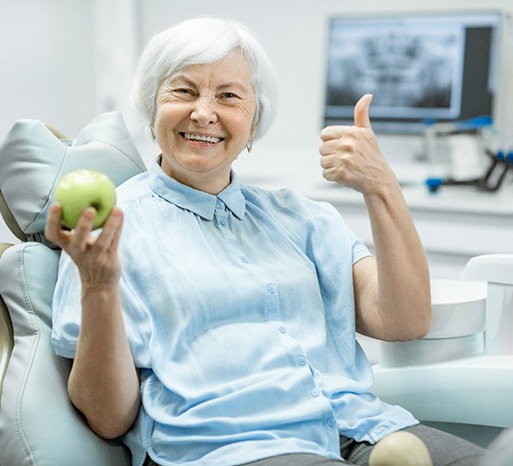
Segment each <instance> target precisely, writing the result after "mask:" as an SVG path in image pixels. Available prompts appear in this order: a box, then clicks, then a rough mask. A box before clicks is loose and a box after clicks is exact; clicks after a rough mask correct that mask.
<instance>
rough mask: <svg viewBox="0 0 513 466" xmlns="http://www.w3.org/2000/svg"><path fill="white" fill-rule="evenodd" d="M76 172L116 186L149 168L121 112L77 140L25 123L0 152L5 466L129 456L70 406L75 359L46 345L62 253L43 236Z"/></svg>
mask: <svg viewBox="0 0 513 466" xmlns="http://www.w3.org/2000/svg"><path fill="white" fill-rule="evenodd" d="M76 168H91V169H96V170H99V171H103V172H104V173H106V174H107V175H109V176H110V177H111V178H112V179H113V181H114V182H115V184H116V185H118V184H120V183H121V182H122V181H124V180H125V179H128V178H129V177H131V176H133V175H135V174H137V173H140V172H141V171H143V170H145V166H144V163H143V161H142V159H141V158H140V156H139V154H138V152H137V149H136V148H135V146H134V145H133V143H132V142H131V139H130V135H129V133H128V131H127V130H126V128H125V126H124V123H123V120H122V118H121V115H120V114H119V113H118V112H110V113H107V114H103V115H100V116H99V117H98V118H96V119H95V120H94V121H93V122H91V124H89V125H88V126H87V127H86V128H84V130H83V131H82V132H81V133H80V134H79V136H78V137H77V138H76V139H75V140H73V141H61V140H59V139H58V138H57V137H56V136H55V134H54V133H52V132H51V131H50V130H49V129H48V128H46V127H45V125H43V124H42V123H41V122H39V121H36V120H22V121H20V122H17V123H16V124H15V125H14V126H13V128H12V129H11V131H10V132H9V133H8V135H7V137H6V140H5V142H4V144H3V145H2V146H1V147H0V197H2V198H3V204H2V203H0V205H2V206H3V207H2V209H1V213H2V215H3V216H4V219H5V221H6V223H7V224H8V226H9V227H10V228H11V230H12V231H13V232H14V233H15V234H16V236H17V237H18V238H20V242H19V243H18V244H15V245H12V246H10V247H7V245H5V246H2V247H0V253H1V256H0V295H1V298H2V301H1V303H0V351H1V353H0V397H1V398H0V465H1V466H22V465H23V466H24V465H27V466H28V465H36V466H68V465H83V466H103V465H105V466H107V465H109V466H110V465H120V466H123V465H129V464H130V454H129V452H128V450H127V449H126V448H125V447H124V446H123V445H122V444H121V443H120V442H119V441H105V440H103V439H101V438H99V437H98V436H97V435H96V434H94V433H93V431H92V430H90V429H89V427H88V426H87V424H86V422H85V421H84V420H83V418H82V416H81V415H80V414H79V413H78V411H76V410H75V409H74V407H73V406H72V405H71V403H70V401H69V398H68V395H67V388H66V385H67V378H68V374H69V370H70V368H71V361H70V360H68V359H65V358H61V357H58V356H56V355H55V353H54V351H53V348H52V346H51V340H50V334H51V323H52V310H51V304H52V298H53V290H54V286H55V281H56V277H57V269H58V260H59V254H60V252H59V251H58V250H57V249H55V247H53V246H52V245H51V244H50V243H48V242H47V241H45V238H44V236H43V230H44V224H45V219H46V214H47V212H48V208H49V206H50V204H51V199H52V194H53V190H54V188H55V186H56V184H57V183H58V181H59V179H60V178H61V177H62V176H63V175H64V174H66V173H67V172H69V171H71V170H74V169H76ZM2 251H3V253H2ZM2 376H3V380H2Z"/></svg>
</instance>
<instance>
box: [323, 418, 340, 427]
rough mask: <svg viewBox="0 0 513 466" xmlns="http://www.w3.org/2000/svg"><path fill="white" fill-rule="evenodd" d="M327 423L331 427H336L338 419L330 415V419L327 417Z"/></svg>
mask: <svg viewBox="0 0 513 466" xmlns="http://www.w3.org/2000/svg"><path fill="white" fill-rule="evenodd" d="M326 424H328V426H330V427H335V426H336V425H337V421H336V420H335V418H334V417H329V418H328V419H326Z"/></svg>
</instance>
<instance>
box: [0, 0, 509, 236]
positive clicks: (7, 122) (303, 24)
mask: <svg viewBox="0 0 513 466" xmlns="http://www.w3.org/2000/svg"><path fill="white" fill-rule="evenodd" d="M462 8H463V9H464V10H465V11H468V10H469V9H501V10H505V11H508V12H509V13H510V14H513V3H512V2H511V0H466V1H465V2H462V1H455V0H452V1H449V0H445V1H444V0H430V1H426V0H423V1H418V2H411V1H410V0H395V1H393V0H392V1H390V2H388V3H386V4H384V3H383V2H382V1H381V0H360V1H358V2H342V1H340V0H319V1H316V2H298V1H297V0H279V1H277V0H259V1H249V0H246V1H243V0H218V1H216V2H212V1H211V0H208V1H207V0H193V1H191V0H108V1H104V0H103V1H102V0H44V1H41V0H19V1H3V2H0V43H1V44H2V45H1V47H0V102H1V107H2V111H1V112H0V140H2V139H3V137H4V136H5V134H6V132H7V131H8V129H9V128H10V126H11V125H12V123H13V122H14V121H16V120H18V119H20V118H37V119H40V120H42V121H44V122H45V123H50V124H52V125H54V126H56V127H57V128H59V129H60V130H61V131H63V132H65V133H67V134H68V135H70V136H74V135H76V133H77V132H78V131H79V130H80V129H81V128H82V127H83V126H84V125H86V124H87V123H88V122H89V121H90V120H91V119H92V118H93V117H94V116H95V115H96V114H98V113H101V112H102V111H108V110H112V109H119V110H121V111H122V113H123V115H124V116H125V119H126V121H127V124H128V126H129V128H130V130H131V131H132V133H133V134H134V138H135V139H136V143H137V144H138V146H139V147H140V149H141V150H142V151H143V157H144V158H145V160H148V161H149V160H150V159H151V158H152V157H153V156H154V152H155V148H153V147H152V146H151V145H150V144H149V143H148V140H147V139H146V138H145V136H144V135H143V134H142V133H141V131H140V129H139V127H138V125H137V118H136V116H135V114H134V112H133V110H132V107H131V105H130V104H129V101H128V92H129V88H130V81H131V79H132V75H133V69H134V66H135V60H136V56H137V55H138V53H139V52H140V51H141V49H142V47H143V44H144V43H145V42H146V41H147V40H148V39H149V38H150V37H151V36H152V35H153V34H155V33H157V32H159V31H161V30H163V29H165V28H167V27H169V26H170V25H172V24H174V23H176V22H177V21H180V20H183V19H187V18H191V17H194V16H198V15H202V14H216V15H224V16H228V17H231V18H234V19H237V20H240V21H242V22H244V23H245V24H247V25H248V26H249V27H250V28H251V29H252V30H253V32H254V33H255V35H256V36H257V37H258V38H259V39H260V41H261V42H262V44H263V46H264V47H265V48H266V50H267V51H268V53H269V55H270V56H271V59H272V61H273V63H274V65H275V67H276V70H277V74H278V80H279V81H278V84H279V92H280V102H279V105H280V110H279V113H278V117H277V120H276V123H275V125H274V126H273V128H272V129H271V131H270V132H269V134H268V135H267V136H266V137H265V139H264V142H261V143H260V144H265V145H273V146H275V147H277V146H283V147H286V148H287V149H288V152H289V153H293V152H294V150H293V149H295V148H300V149H301V150H302V151H304V150H305V149H306V150H307V151H311V152H312V153H313V154H314V153H315V152H316V149H317V145H318V133H319V130H320V128H321V108H322V104H323V98H324V91H323V84H324V68H325V64H324V59H325V55H324V53H325V43H326V26H327V21H328V18H329V16H330V15H334V14H337V15H342V14H349V13H365V12H378V11H381V12H390V11H417V10H429V9H431V10H458V9H462ZM511 48H513V46H511V45H510V50H509V52H508V53H509V55H508V60H509V68H510V71H509V74H508V76H509V84H508V85H507V92H503V95H504V96H507V98H503V99H501V101H502V102H503V104H502V105H503V106H504V108H505V109H506V110H504V109H503V110H501V112H500V113H501V115H504V114H506V115H507V118H508V121H509V124H510V125H511V124H512V122H513V104H511V103H509V102H513V71H511V68H512V67H513V51H512V50H511ZM506 104H508V106H507V107H506ZM403 143H404V144H405V146H404V147H407V144H410V143H411V140H410V139H401V140H399V141H398V140H397V138H395V139H394V138H391V139H387V138H383V139H382V147H383V148H384V150H385V151H390V152H395V151H396V150H397V148H400V147H402V146H401V144H403ZM417 143H418V141H416V140H414V141H413V144H414V145H415V144H417ZM398 144H399V145H398ZM291 149H292V150H291ZM399 151H400V150H399ZM0 169H1V167H0ZM10 238H11V236H10V234H9V233H8V232H7V229H6V227H5V226H4V225H3V222H1V221H0V241H4V240H6V239H10Z"/></svg>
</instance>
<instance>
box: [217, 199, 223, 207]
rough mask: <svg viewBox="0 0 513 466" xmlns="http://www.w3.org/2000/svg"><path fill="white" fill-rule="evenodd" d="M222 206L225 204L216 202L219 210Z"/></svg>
mask: <svg viewBox="0 0 513 466" xmlns="http://www.w3.org/2000/svg"><path fill="white" fill-rule="evenodd" d="M222 205H223V203H222V202H221V201H220V200H219V199H218V200H217V201H216V207H217V208H218V209H219V208H221V206H222Z"/></svg>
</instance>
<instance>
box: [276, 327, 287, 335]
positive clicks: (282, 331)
mask: <svg viewBox="0 0 513 466" xmlns="http://www.w3.org/2000/svg"><path fill="white" fill-rule="evenodd" d="M278 330H279V331H280V332H281V333H287V329H286V328H285V327H284V326H283V325H282V326H281V327H280V328H279V329H278Z"/></svg>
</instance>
